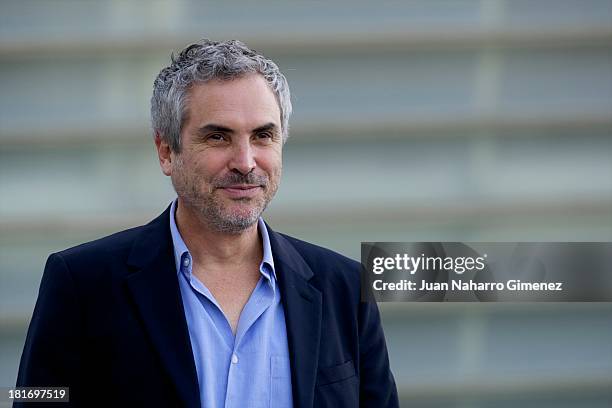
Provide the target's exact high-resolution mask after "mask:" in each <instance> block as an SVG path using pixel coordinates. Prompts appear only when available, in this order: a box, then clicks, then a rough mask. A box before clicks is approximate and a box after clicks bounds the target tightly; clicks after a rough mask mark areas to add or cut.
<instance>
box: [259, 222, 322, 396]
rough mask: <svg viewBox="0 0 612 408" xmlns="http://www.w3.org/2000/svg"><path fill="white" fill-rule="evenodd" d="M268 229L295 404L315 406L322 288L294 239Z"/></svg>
mask: <svg viewBox="0 0 612 408" xmlns="http://www.w3.org/2000/svg"><path fill="white" fill-rule="evenodd" d="M268 233H269V235H270V244H271V246H272V255H273V257H274V265H275V266H276V275H277V279H278V284H279V288H280V291H281V296H282V297H281V301H282V303H283V308H284V311H285V323H286V327H287V341H288V344H289V359H290V362H291V384H292V391H293V402H294V406H295V407H312V406H313V403H314V388H315V382H316V378H317V369H318V361H319V344H320V339H321V308H322V296H321V292H320V291H319V290H318V289H317V288H315V287H314V286H312V285H311V283H310V282H309V281H311V280H312V279H313V278H314V274H313V272H312V270H311V269H310V267H309V266H308V264H307V263H306V261H305V260H304V258H303V257H302V255H300V253H299V252H298V251H297V249H296V248H295V247H294V246H293V245H292V244H291V242H289V240H288V239H287V238H285V237H284V236H283V235H281V234H279V233H276V232H274V231H273V230H272V229H271V228H270V227H269V226H268Z"/></svg>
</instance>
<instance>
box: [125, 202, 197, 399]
mask: <svg viewBox="0 0 612 408" xmlns="http://www.w3.org/2000/svg"><path fill="white" fill-rule="evenodd" d="M169 211H170V208H169V207H168V208H167V209H166V211H164V212H163V213H162V214H161V215H160V216H159V217H157V218H156V219H155V220H153V221H151V222H150V223H149V224H147V225H145V226H144V227H143V230H142V232H141V233H140V235H139V236H138V237H137V239H136V240H135V242H134V245H133V247H132V251H131V253H130V255H129V257H128V261H127V262H128V265H130V266H132V267H133V268H134V272H133V273H131V274H128V275H127V277H126V278H125V280H126V283H127V287H128V289H129V291H130V293H131V295H132V298H133V300H134V303H135V305H136V308H137V310H138V313H139V314H140V316H141V318H142V321H143V323H144V326H145V329H146V330H147V332H148V334H149V336H150V338H151V341H152V344H153V346H154V347H155V349H156V350H157V352H158V354H159V356H160V358H161V361H162V364H163V365H164V367H165V368H166V370H167V371H168V373H169V374H170V377H171V378H172V381H173V383H174V386H175V388H176V390H177V393H178V395H179V398H180V400H181V402H182V404H181V405H184V406H186V407H194V408H195V407H199V405H200V394H199V387H198V377H197V372H196V368H195V363H194V361H193V353H192V350H191V341H190V339H189V330H188V328H187V320H186V318H185V311H184V309H183V301H182V299H181V293H180V289H179V285H178V278H177V274H176V267H175V263H174V253H173V250H172V238H171V235H170V221H169V216H170V215H169V214H170V213H169Z"/></svg>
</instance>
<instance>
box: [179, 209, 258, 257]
mask: <svg viewBox="0 0 612 408" xmlns="http://www.w3.org/2000/svg"><path fill="white" fill-rule="evenodd" d="M175 221H176V226H177V228H178V230H179V232H180V234H181V237H182V238H183V241H184V242H185V245H186V246H187V248H188V249H189V252H190V253H191V256H192V258H193V260H194V263H198V262H199V261H200V260H202V259H205V260H206V264H207V265H208V266H215V265H218V266H228V265H239V264H244V263H249V262H257V263H259V262H260V261H261V258H262V256H263V249H262V242H261V237H260V236H259V233H258V231H257V224H258V223H257V222H256V223H254V224H253V225H251V226H250V227H248V228H247V229H245V230H244V231H241V232H238V233H228V232H220V231H217V230H215V229H214V228H212V227H211V226H210V225H209V224H208V223H206V222H203V221H202V220H201V218H200V217H198V216H197V213H196V212H195V211H194V210H193V209H192V208H189V207H188V206H186V205H185V204H184V203H183V202H182V200H181V199H180V198H179V199H178V202H177V208H176V214H175Z"/></svg>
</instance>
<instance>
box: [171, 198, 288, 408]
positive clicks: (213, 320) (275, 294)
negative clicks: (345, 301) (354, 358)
mask: <svg viewBox="0 0 612 408" xmlns="http://www.w3.org/2000/svg"><path fill="white" fill-rule="evenodd" d="M176 203H177V200H174V202H173V203H172V207H171V209H170V231H171V233H172V242H173V244H174V259H175V262H176V270H177V273H178V278H179V279H178V281H179V288H180V290H181V297H182V299H183V306H184V308H185V317H186V318H187V326H188V328H189V338H190V340H191V347H192V349H193V357H194V361H195V366H196V370H197V374H198V383H199V387H200V403H201V405H202V407H207V408H222V407H225V408H234V407H236V408H238V407H240V408H243V407H250V408H260V407H262V408H263V407H266V408H268V407H291V406H292V405H293V403H292V392H291V370H290V365H289V348H288V346H287V330H286V327H285V314H284V311H283V306H282V304H281V302H280V297H281V294H280V291H279V289H278V285H277V282H276V273H275V271H274V260H273V258H272V248H271V246H270V238H269V236H268V230H267V229H266V225H265V224H264V222H263V220H262V219H261V218H260V219H259V222H258V230H259V233H260V234H261V239H262V241H263V259H262V261H261V264H260V266H259V271H260V273H261V276H260V278H259V282H258V283H257V286H256V287H255V289H254V290H253V292H252V293H251V296H250V298H249V300H248V301H247V303H246V305H245V306H244V309H243V310H242V313H241V314H240V319H239V321H238V327H237V330H236V336H234V334H233V333H232V329H231V327H230V324H229V321H228V320H227V318H226V317H225V315H224V314H223V311H222V310H221V307H220V306H219V304H218V303H217V301H216V300H215V298H214V296H213V295H212V293H211V292H210V291H209V290H208V288H207V287H206V286H205V285H204V284H203V283H202V282H201V281H200V280H199V279H198V278H196V277H195V276H194V275H193V274H192V273H191V263H192V258H191V254H190V253H189V250H188V249H187V246H186V245H185V242H184V241H183V238H182V237H181V234H180V233H179V231H178V228H177V226H176V222H175V218H174V214H175V211H176ZM228 273H231V271H228Z"/></svg>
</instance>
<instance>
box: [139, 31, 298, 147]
mask: <svg viewBox="0 0 612 408" xmlns="http://www.w3.org/2000/svg"><path fill="white" fill-rule="evenodd" d="M170 59H171V61H172V62H171V64H170V65H169V66H168V67H166V68H164V69H162V70H161V71H160V72H159V74H158V75H157V78H155V82H154V83H153V96H152V97H151V124H152V127H153V132H154V134H159V135H160V137H161V139H162V140H163V141H164V142H166V143H168V145H169V146H170V148H171V149H172V151H174V152H177V153H179V152H180V151H181V129H182V127H183V123H184V121H185V119H186V117H187V99H188V91H189V89H190V88H191V87H192V86H193V85H194V84H196V83H204V82H208V81H211V80H214V79H220V80H231V79H234V78H238V77H241V76H243V75H246V74H249V73H259V74H261V75H262V76H263V77H264V78H265V79H266V81H267V82H268V85H269V86H270V89H271V90H272V91H273V92H274V95H275V96H276V100H277V102H278V106H279V108H280V114H281V127H282V129H281V130H282V135H283V143H284V142H285V141H286V140H287V137H288V136H289V117H290V116H291V111H292V108H291V96H290V93H289V84H288V83H287V79H286V78H285V76H284V75H283V74H282V73H281V72H280V70H279V69H278V66H277V65H276V64H275V63H274V62H273V61H272V60H269V59H267V58H266V57H264V56H263V55H260V54H258V53H256V52H255V51H253V50H251V49H250V48H248V47H247V46H246V45H245V44H244V43H242V42H240V41H237V40H230V41H223V42H217V41H211V40H208V39H203V40H201V41H199V42H197V43H195V44H191V45H189V46H187V47H186V48H184V49H183V50H182V51H181V52H180V53H179V55H178V56H175V55H174V53H173V54H172V55H171V57H170Z"/></svg>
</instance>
